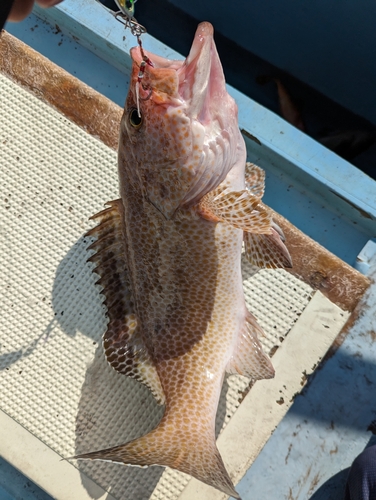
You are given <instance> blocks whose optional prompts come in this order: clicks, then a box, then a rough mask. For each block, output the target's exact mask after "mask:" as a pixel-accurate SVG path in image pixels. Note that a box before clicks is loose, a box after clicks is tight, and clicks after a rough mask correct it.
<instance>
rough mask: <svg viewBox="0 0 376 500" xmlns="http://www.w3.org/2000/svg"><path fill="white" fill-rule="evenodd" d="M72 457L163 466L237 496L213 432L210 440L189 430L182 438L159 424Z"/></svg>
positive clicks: (169, 428)
mask: <svg viewBox="0 0 376 500" xmlns="http://www.w3.org/2000/svg"><path fill="white" fill-rule="evenodd" d="M177 432H178V431H177ZM74 458H76V459H90V460H104V461H109V462H117V463H122V464H125V465H136V466H140V467H145V466H149V465H163V466H166V467H171V468H173V469H176V470H179V471H181V472H184V473H186V474H189V475H190V476H193V477H195V478H196V479H198V480H200V481H202V482H204V483H206V484H209V485H210V486H213V487H214V488H217V489H218V490H220V491H223V492H224V493H226V494H227V495H229V496H232V497H234V498H237V499H240V496H239V495H238V493H237V492H236V491H235V488H234V485H233V483H232V481H231V479H230V477H229V475H228V472H227V471H226V468H225V466H224V463H223V461H222V458H221V455H220V453H219V451H218V448H217V445H216V443H215V437H214V435H213V436H212V437H211V439H210V440H209V439H205V436H203V435H200V436H197V439H194V436H192V435H191V434H190V433H189V432H187V433H186V435H185V437H183V436H178V435H176V433H174V431H173V430H172V429H171V426H168V425H167V426H164V425H162V426H159V427H157V428H156V429H154V430H153V431H151V432H150V433H149V434H146V435H145V436H142V437H140V438H137V439H135V440H133V441H129V442H128V443H125V444H122V445H120V446H114V447H113V448H108V449H105V450H100V451H95V452H92V453H84V454H81V455H77V456H75V457H74Z"/></svg>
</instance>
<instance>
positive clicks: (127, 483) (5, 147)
mask: <svg viewBox="0 0 376 500" xmlns="http://www.w3.org/2000/svg"><path fill="white" fill-rule="evenodd" d="M0 116H1V117H2V120H1V123H0V169H1V174H0V176H1V177H0V179H1V182H0V295H1V322H0V377H1V388H2V389H1V392H0V409H2V410H3V411H4V412H6V413H7V414H8V415H9V416H11V417H12V418H13V419H15V420H16V421H18V422H19V423H20V424H21V425H22V426H24V427H25V428H27V429H28V430H29V431H30V432H31V433H32V434H34V435H35V436H36V437H37V438H38V439H40V440H41V441H43V442H44V443H46V444H47V445H48V446H49V447H51V448H52V449H54V450H55V451H56V452H57V453H59V454H60V455H61V456H62V457H67V456H72V455H74V454H76V453H78V452H83V451H91V450H95V449H99V448H101V447H109V446H112V445H115V444H120V443H122V442H125V441H127V440H129V439H132V438H134V437H136V436H138V435H141V434H144V433H145V432H147V431H148V430H150V429H151V428H153V427H154V426H155V425H156V424H157V422H158V420H159V419H160V418H161V415H162V413H163V409H162V408H160V407H158V406H157V405H156V404H155V403H154V400H153V398H152V396H151V395H150V394H149V392H148V390H147V389H146V388H145V387H143V386H141V385H140V384H138V383H137V382H134V381H133V380H130V379H128V378H126V377H124V376H122V375H119V374H117V373H115V372H114V371H113V370H112V369H111V368H110V367H108V366H107V363H106V361H105V359H104V356H103V353H102V348H101V336H102V334H103V331H104V330H105V326H106V316H105V308H104V307H103V305H102V300H103V298H102V296H101V295H100V294H99V292H100V289H99V287H97V286H95V281H96V279H97V278H98V277H97V276H96V275H95V274H93V273H92V272H91V269H92V265H91V264H89V263H87V262H86V259H87V258H88V252H87V250H86V249H87V247H88V245H89V244H90V243H91V241H89V240H87V239H85V238H84V236H83V235H84V234H85V232H86V231H87V230H88V229H89V228H90V222H89V220H88V218H89V217H90V215H92V214H94V213H96V212H98V211H100V210H101V209H102V208H103V203H104V202H106V201H108V200H112V199H115V198H117V197H118V181H117V167H116V154H115V153H114V152H113V151H112V150H110V149H108V148H107V147H106V146H104V145H103V144H102V143H101V142H99V141H98V140H96V139H95V138H93V137H92V136H89V135H88V134H86V133H85V132H84V131H82V130H81V129H79V128H78V127H77V126H75V125H74V124H72V123H71V122H69V121H68V120H67V119H66V118H65V117H64V116H62V115H60V114H59V113H58V112H56V111H55V110H53V109H52V108H50V107H49V106H47V105H46V104H44V103H42V102H41V101H39V100H38V99H36V98H35V97H34V96H32V95H30V94H29V93H28V92H27V91H25V90H24V89H22V88H20V87H19V86H17V85H15V84H14V83H12V82H11V81H10V80H9V79H7V78H5V77H4V76H2V75H0ZM244 264H245V265H244V289H245V293H246V299H247V303H248V306H249V309H250V310H251V311H252V312H253V313H254V314H255V316H256V317H257V318H258V320H259V322H260V324H261V325H262V327H263V328H264V330H265V332H266V337H265V338H264V339H261V341H262V342H263V344H264V346H265V348H266V350H268V351H271V350H273V349H275V346H279V345H280V344H281V342H282V341H283V340H284V338H285V336H286V335H287V333H288V332H289V330H290V329H291V327H292V326H293V324H294V323H295V322H296V321H297V319H298V317H299V316H300V314H301V313H302V311H303V310H304V308H305V307H306V305H307V304H308V302H309V300H310V298H311V295H312V290H311V289H310V287H308V286H307V285H305V284H303V283H302V282H300V281H299V280H297V279H295V278H293V277H291V276H290V275H288V274H287V273H285V272H284V271H262V272H260V273H258V274H257V275H255V276H253V277H252V278H250V277H249V268H247V265H246V263H244ZM248 383H249V381H248V380H246V379H242V378H241V377H236V376H231V377H229V378H228V379H227V381H226V383H225V387H224V390H223V393H222V399H221V402H220V405H219V410H218V417H217V431H218V432H219V431H220V430H221V429H222V428H223V427H224V426H225V425H226V424H227V423H228V422H229V420H230V417H231V415H232V414H233V413H234V412H235V411H236V408H237V407H238V406H239V400H240V399H241V397H242V393H243V392H244V391H245V390H246V389H247V386H248ZM240 442H241V437H240V440H239V443H240ZM20 446H21V444H20ZM73 463H74V465H76V466H77V467H78V468H79V469H80V470H81V471H83V472H84V473H86V474H87V475H88V476H90V477H91V478H93V479H94V481H95V482H96V483H98V484H99V485H100V486H102V487H103V488H104V489H105V490H107V491H111V493H112V495H113V496H114V497H115V498H118V499H134V500H147V499H152V500H157V499H158V500H173V499H176V498H177V497H178V496H179V494H180V492H181V491H182V490H183V488H184V486H185V484H186V483H187V482H188V480H189V478H188V476H185V475H183V474H179V473H176V472H174V471H171V470H166V471H165V472H164V469H163V468H161V467H152V468H149V469H137V468H130V467H123V466H119V465H115V464H108V463H100V462H79V463H76V462H73ZM56 467H58V463H57V464H56ZM82 482H83V484H84V485H85V480H84V476H83V479H82Z"/></svg>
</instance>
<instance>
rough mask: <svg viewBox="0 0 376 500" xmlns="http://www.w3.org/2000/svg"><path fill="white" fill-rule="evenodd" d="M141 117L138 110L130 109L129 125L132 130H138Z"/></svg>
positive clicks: (141, 120)
mask: <svg viewBox="0 0 376 500" xmlns="http://www.w3.org/2000/svg"><path fill="white" fill-rule="evenodd" d="M143 121H144V120H143V118H142V115H139V114H138V109H137V108H132V109H131V110H130V111H129V123H130V124H131V125H132V127H133V128H135V129H136V130H138V129H139V128H140V127H141V125H142V122H143Z"/></svg>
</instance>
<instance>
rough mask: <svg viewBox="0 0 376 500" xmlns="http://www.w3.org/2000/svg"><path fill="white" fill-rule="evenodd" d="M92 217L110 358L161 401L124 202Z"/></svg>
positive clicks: (94, 258) (116, 367)
mask: <svg viewBox="0 0 376 500" xmlns="http://www.w3.org/2000/svg"><path fill="white" fill-rule="evenodd" d="M106 205H108V207H107V208H106V209H105V210H102V211H101V212H99V213H98V214H96V215H94V216H93V217H92V219H94V220H99V224H98V225H97V226H96V227H94V228H93V229H91V230H90V231H89V232H88V233H87V236H94V237H96V238H97V239H96V241H94V243H93V244H92V245H90V247H89V248H90V249H92V250H95V254H93V255H92V256H91V257H90V258H89V261H91V262H94V263H95V264H96V267H95V269H94V270H95V272H96V273H97V274H99V275H100V279H99V280H98V281H97V283H99V284H100V285H101V286H102V287H103V290H102V292H101V293H103V294H104V295H105V301H104V303H105V305H106V306H107V314H108V317H109V323H108V326H107V331H106V332H105V334H104V336H103V346H104V351H105V355H106V358H107V360H108V362H109V364H110V365H111V366H112V368H114V370H116V371H118V372H119V373H123V374H125V375H127V376H128V377H131V378H134V379H136V380H138V381H140V382H142V383H143V384H145V385H146V386H147V387H148V388H149V389H150V390H151V392H152V393H153V395H154V397H155V398H156V400H157V402H158V403H159V404H163V403H164V399H165V398H164V393H163V390H162V386H161V383H160V380H159V376H158V373H157V370H156V369H155V366H154V365H153V362H152V360H151V358H150V355H149V353H148V350H147V348H146V346H145V343H144V340H143V338H142V332H141V328H140V325H138V322H137V317H136V314H135V308H134V303H133V298H132V292H131V284H130V280H129V273H128V269H127V262H126V257H125V248H126V246H125V228H124V214H123V203H122V201H121V200H114V201H111V202H109V203H107V204H106Z"/></svg>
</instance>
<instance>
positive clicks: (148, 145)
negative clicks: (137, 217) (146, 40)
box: [119, 23, 245, 219]
mask: <svg viewBox="0 0 376 500" xmlns="http://www.w3.org/2000/svg"><path fill="white" fill-rule="evenodd" d="M145 54H146V56H147V57H148V58H149V60H150V61H151V62H152V64H153V66H151V65H149V64H146V65H145V66H143V69H141V70H140V68H141V64H142V61H143V57H142V53H141V50H140V48H139V47H136V48H134V49H132V50H131V57H132V60H133V70H132V77H131V85H130V91H129V93H128V98H127V101H126V105H125V110H124V115H123V119H122V123H121V131H122V137H123V139H122V141H123V142H122V143H120V148H123V149H125V150H126V151H125V153H124V161H123V162H122V164H121V165H119V175H120V181H121V182H122V180H123V182H129V181H130V182H132V184H133V185H134V187H136V188H137V190H138V191H139V190H141V191H142V193H143V195H144V196H145V199H146V200H147V201H148V202H150V203H152V204H153V205H154V206H155V207H156V208H157V209H158V210H159V211H160V212H161V213H162V214H163V215H164V217H165V218H166V219H171V218H172V217H173V216H174V214H175V213H176V211H177V210H178V209H179V208H181V207H185V208H186V207H189V206H192V205H195V204H197V203H198V201H199V200H200V199H201V198H202V197H203V196H204V195H205V194H206V193H208V192H209V191H211V190H212V189H214V188H216V187H217V186H218V185H219V184H220V183H221V182H222V181H223V180H224V179H225V178H226V176H227V174H228V172H229V171H230V170H231V169H232V168H233V167H234V166H235V165H236V164H243V165H244V160H245V145H244V141H243V139H242V138H241V134H240V132H239V129H238V124H237V106H236V103H235V101H234V99H233V98H232V97H231V96H230V95H229V94H228V93H227V90H226V84H225V78H224V74H223V70H222V65H221V62H220V59H219V56H218V53H217V50H216V47H215V43H214V39H213V27H212V26H211V24H210V23H201V24H200V25H199V26H198V28H197V31H196V34H195V37H194V40H193V44H192V48H191V51H190V53H189V55H188V57H187V59H186V60H185V61H170V60H168V59H165V58H162V57H159V56H156V55H154V54H151V53H148V52H146V51H145ZM140 74H141V75H142V77H141V79H140ZM137 89H138V94H139V97H137ZM137 110H139V112H140V115H141V119H140V120H141V124H140V125H139V126H136V127H135V126H134V123H133V122H132V117H134V116H135V113H137ZM129 143H130V145H129ZM127 144H128V146H127Z"/></svg>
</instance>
